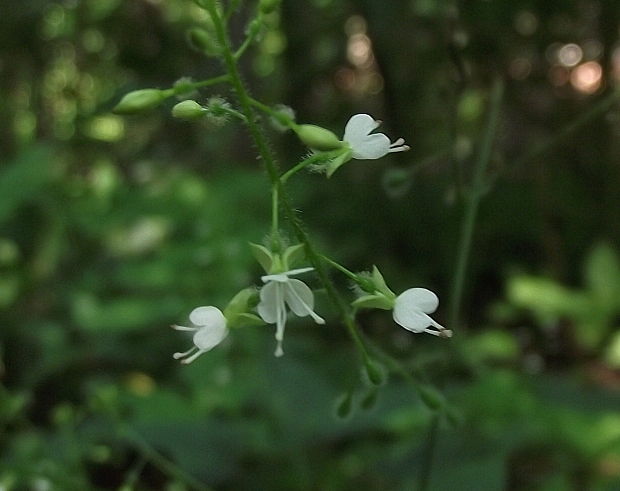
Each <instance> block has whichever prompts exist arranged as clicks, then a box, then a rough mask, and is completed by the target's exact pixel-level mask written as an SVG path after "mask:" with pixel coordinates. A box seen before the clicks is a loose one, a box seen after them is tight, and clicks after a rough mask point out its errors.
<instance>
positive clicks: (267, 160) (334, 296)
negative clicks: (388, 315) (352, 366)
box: [206, 2, 371, 367]
mask: <svg viewBox="0 0 620 491" xmlns="http://www.w3.org/2000/svg"><path fill="white" fill-rule="evenodd" d="M206 8H207V10H208V12H209V14H210V15H211V18H212V19H213V24H214V27H215V31H216V35H217V37H218V42H219V43H220V46H222V57H223V60H224V64H225V65H226V68H227V70H228V73H229V75H230V83H231V85H232V87H233V90H234V93H235V95H236V97H237V99H238V101H239V106H240V109H241V112H242V113H243V114H244V115H245V117H246V118H247V122H246V124H247V127H248V130H249V132H250V135H251V137H252V139H253V140H254V143H255V145H256V148H257V149H258V153H259V156H260V158H261V160H262V161H263V163H264V165H265V168H266V169H267V174H268V175H269V179H270V181H271V185H272V187H273V189H274V190H277V193H278V197H279V200H280V204H281V206H282V208H283V210H284V213H285V216H286V218H287V220H288V221H289V223H290V224H291V227H292V228H293V231H294V233H295V235H296V237H297V240H299V242H300V243H302V244H304V246H305V250H306V256H307V257H308V260H309V261H310V263H311V264H312V266H313V267H314V268H315V270H316V272H317V275H318V277H319V280H320V281H321V283H322V284H323V286H324V288H325V290H326V291H327V295H328V296H329V298H330V300H331V302H332V303H333V305H334V307H335V308H336V310H337V311H338V313H339V315H340V317H341V318H342V320H343V322H344V324H345V326H346V328H347V331H348V332H349V334H350V336H351V338H352V339H353V341H354V343H355V345H356V347H357V348H358V350H359V352H360V354H361V356H362V358H363V361H364V364H365V365H366V367H368V366H369V364H370V363H371V361H370V357H369V355H368V351H367V349H366V346H365V345H364V342H363V340H362V338H361V336H360V334H359V332H358V331H357V326H356V325H355V321H354V318H353V315H352V311H351V309H350V308H349V306H348V304H347V303H346V302H345V300H344V299H343V298H342V297H341V296H340V294H339V293H338V291H337V290H336V287H335V286H334V284H333V283H332V281H331V280H330V279H329V277H328V275H327V272H326V271H325V267H324V264H323V261H321V256H320V254H319V253H318V252H317V251H316V249H315V248H314V245H313V244H312V242H311V241H310V238H309V237H308V234H307V233H306V231H305V230H304V226H303V223H302V222H301V220H300V219H299V217H298V216H297V215H296V213H295V210H294V208H293V206H292V205H291V202H290V200H289V199H288V196H287V195H286V194H285V193H284V190H283V188H282V185H281V182H280V176H279V166H278V164H277V162H276V160H275V158H274V156H273V154H272V152H271V149H270V148H269V145H268V143H267V138H266V137H265V135H264V134H263V131H262V128H261V126H260V124H259V123H258V121H257V117H256V114H255V112H254V109H253V105H254V104H253V99H252V98H251V97H250V94H249V91H248V90H247V88H246V87H245V85H244V83H243V80H242V78H241V74H240V73H239V68H238V66H237V59H236V58H235V56H234V54H233V52H232V49H231V44H230V39H229V36H228V32H227V28H226V25H225V24H224V22H223V21H222V19H221V17H220V15H219V13H218V11H217V8H216V7H215V4H214V3H213V2H208V3H207V4H206Z"/></svg>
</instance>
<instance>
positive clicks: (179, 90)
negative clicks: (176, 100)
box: [170, 75, 230, 95]
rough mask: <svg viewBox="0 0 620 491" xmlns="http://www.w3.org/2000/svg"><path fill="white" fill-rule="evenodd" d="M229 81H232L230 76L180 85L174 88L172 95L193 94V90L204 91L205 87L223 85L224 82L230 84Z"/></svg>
mask: <svg viewBox="0 0 620 491" xmlns="http://www.w3.org/2000/svg"><path fill="white" fill-rule="evenodd" d="M229 80H230V76H228V75H220V76H219V77H213V78H209V79H207V80H201V81H200V82H192V83H187V84H179V85H178V86H177V87H173V88H172V89H170V90H171V91H172V93H171V95H181V94H187V93H188V92H192V91H193V90H196V89H202V88H204V87H210V86H211V85H217V84H222V83H224V82H228V81H229Z"/></svg>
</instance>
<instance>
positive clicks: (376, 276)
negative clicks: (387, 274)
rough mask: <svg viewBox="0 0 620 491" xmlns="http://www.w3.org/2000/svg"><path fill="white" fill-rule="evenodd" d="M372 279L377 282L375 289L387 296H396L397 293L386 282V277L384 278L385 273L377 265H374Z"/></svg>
mask: <svg viewBox="0 0 620 491" xmlns="http://www.w3.org/2000/svg"><path fill="white" fill-rule="evenodd" d="M372 281H373V283H374V284H375V289H376V290H377V291H379V292H381V293H383V294H384V295H385V296H386V297H390V298H393V299H394V298H396V295H395V294H394V292H393V291H392V290H390V289H389V288H388V286H387V284H386V283H385V279H383V275H382V274H381V271H379V268H377V266H373V267H372Z"/></svg>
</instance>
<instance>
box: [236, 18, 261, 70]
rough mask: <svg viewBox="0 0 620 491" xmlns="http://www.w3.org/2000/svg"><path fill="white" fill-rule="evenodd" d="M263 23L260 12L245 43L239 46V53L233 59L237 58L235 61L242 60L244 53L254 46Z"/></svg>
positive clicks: (253, 21) (252, 23) (251, 25)
mask: <svg viewBox="0 0 620 491" xmlns="http://www.w3.org/2000/svg"><path fill="white" fill-rule="evenodd" d="M261 23H262V19H261V14H260V12H259V14H258V17H256V18H255V19H254V20H252V22H251V23H250V31H249V32H248V34H247V36H246V37H245V39H244V41H243V43H241V46H239V49H237V51H236V52H235V53H234V54H233V57H234V58H235V60H238V59H239V58H241V57H242V56H243V53H245V52H246V50H247V49H248V48H249V47H250V46H251V45H252V43H253V42H254V40H255V39H256V36H257V35H258V33H259V32H260V24H261Z"/></svg>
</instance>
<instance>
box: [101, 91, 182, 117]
mask: <svg viewBox="0 0 620 491" xmlns="http://www.w3.org/2000/svg"><path fill="white" fill-rule="evenodd" d="M169 95H171V94H170V91H169V90H159V89H141V90H134V91H133V92H129V94H125V96H124V97H123V98H122V99H121V101H120V102H119V103H118V104H117V105H116V107H115V108H114V109H112V112H114V113H116V114H136V113H140V112H143V111H147V110H148V109H153V108H154V107H157V106H159V105H160V104H161V103H162V102H163V101H164V100H165V99H166V97H168V96H169Z"/></svg>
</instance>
